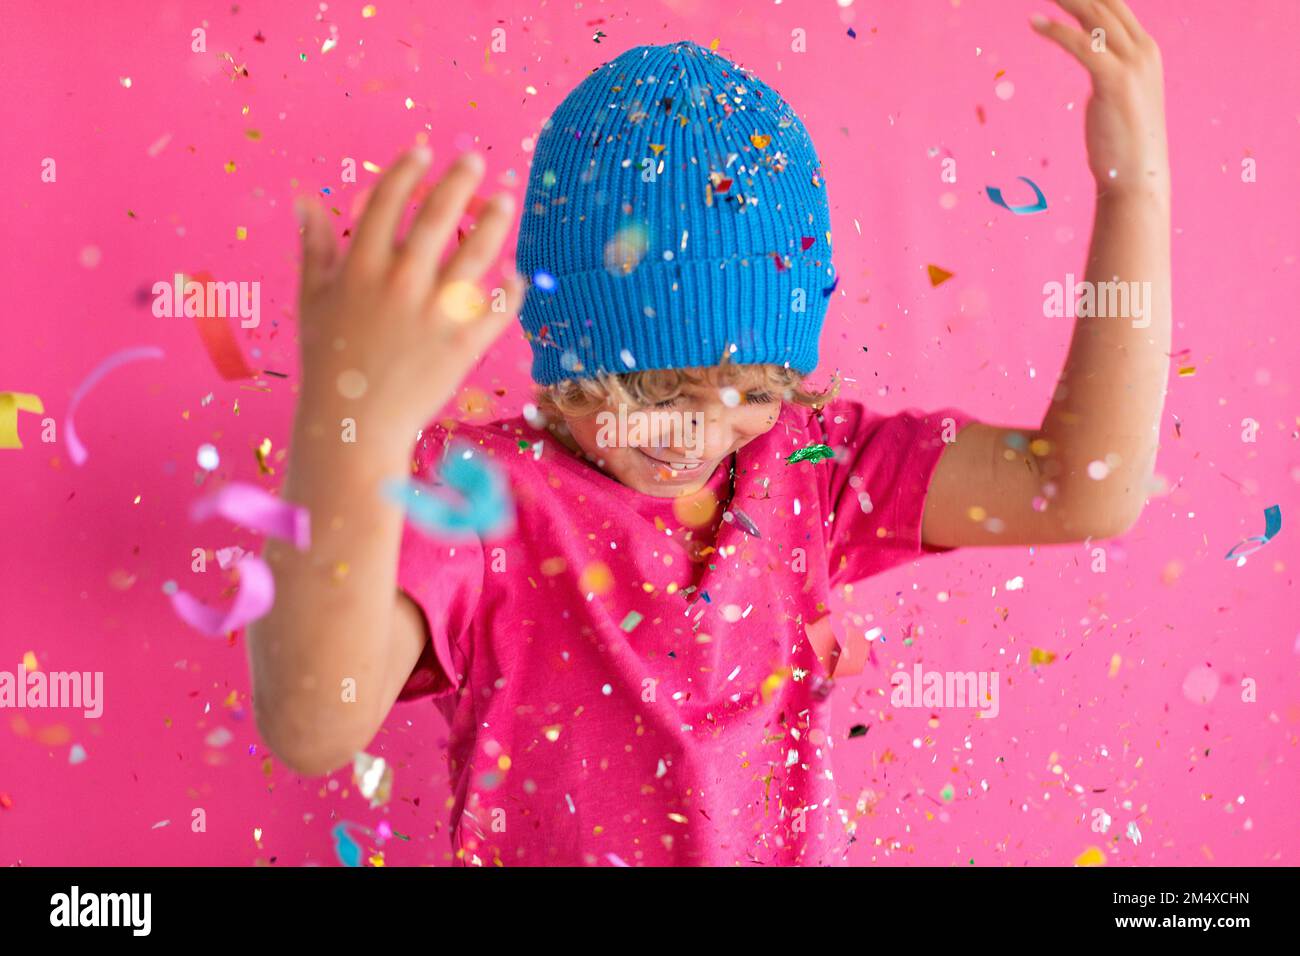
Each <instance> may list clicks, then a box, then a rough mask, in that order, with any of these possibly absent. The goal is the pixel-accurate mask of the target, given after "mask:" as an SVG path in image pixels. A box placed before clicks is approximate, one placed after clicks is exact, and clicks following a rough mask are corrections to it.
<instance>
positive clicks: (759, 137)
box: [749, 133, 772, 149]
mask: <svg viewBox="0 0 1300 956" xmlns="http://www.w3.org/2000/svg"><path fill="white" fill-rule="evenodd" d="M749 141H750V142H751V143H753V144H754V148H755V149H767V146H768V144H769V143H771V142H772V137H771V136H768V135H767V134H766V133H750V134H749Z"/></svg>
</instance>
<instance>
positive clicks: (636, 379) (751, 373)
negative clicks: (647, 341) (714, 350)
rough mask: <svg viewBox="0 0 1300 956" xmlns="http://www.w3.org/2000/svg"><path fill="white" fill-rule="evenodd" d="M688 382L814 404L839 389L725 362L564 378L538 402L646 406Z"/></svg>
mask: <svg viewBox="0 0 1300 956" xmlns="http://www.w3.org/2000/svg"><path fill="white" fill-rule="evenodd" d="M691 386H696V387H704V388H717V389H722V388H727V387H730V388H734V389H736V390H737V391H739V392H740V394H741V398H742V400H744V398H745V397H746V396H749V395H768V396H770V397H771V398H772V399H775V400H781V401H787V402H791V403H792V404H795V405H803V406H806V407H808V408H814V409H816V408H821V407H822V406H823V405H825V404H826V403H827V402H828V401H830V400H831V399H832V398H834V396H835V394H836V392H838V391H839V385H838V383H837V382H835V381H832V382H831V384H830V385H829V386H828V387H827V388H826V390H825V391H821V392H816V391H812V390H811V389H808V388H805V387H804V376H803V375H802V374H801V373H799V372H796V371H794V370H793V369H789V368H784V367H782V366H780V365H738V364H730V363H727V362H724V363H723V364H721V365H713V366H709V367H706V368H673V369H646V370H644V371H640V372H624V373H623V374H621V375H610V374H605V375H601V376H598V377H596V378H585V379H566V380H565V381H563V382H559V383H557V384H555V385H549V386H546V387H545V388H543V389H541V390H540V391H539V393H538V398H537V404H538V407H539V409H540V410H541V411H542V412H543V413H545V414H547V415H548V417H554V416H555V415H559V416H560V417H563V418H582V417H583V416H586V415H590V414H592V413H593V412H596V411H598V410H600V409H602V408H607V407H609V406H611V405H618V404H626V405H631V406H634V407H637V408H647V407H650V406H653V405H659V404H662V403H665V402H671V401H674V400H675V399H677V398H679V397H681V395H682V394H683V393H684V392H685V391H686V389H687V388H689V387H691Z"/></svg>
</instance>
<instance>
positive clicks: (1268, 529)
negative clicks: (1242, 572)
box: [1224, 505, 1282, 567]
mask: <svg viewBox="0 0 1300 956" xmlns="http://www.w3.org/2000/svg"><path fill="white" fill-rule="evenodd" d="M1281 530H1282V506H1281V505H1269V507H1267V508H1265V509H1264V533H1263V534H1262V535H1258V534H1256V535H1251V536H1250V537H1249V538H1244V539H1242V540H1241V541H1238V542H1237V543H1236V544H1235V545H1233V546H1232V550H1230V551H1229V552H1228V553H1227V554H1225V555H1224V558H1225V559H1228V560H1231V559H1232V558H1236V559H1237V567H1241V566H1242V565H1243V564H1245V563H1246V558H1248V557H1249V556H1250V555H1252V554H1254V553H1255V552H1256V551H1258V550H1259V549H1260V548H1262V547H1264V545H1266V544H1268V543H1269V542H1270V541H1272V540H1273V539H1274V538H1275V537H1277V533H1278V532H1279V531H1281ZM1250 544H1254V545H1255V547H1253V548H1251V549H1250V550H1249V551H1243V550H1241V549H1242V548H1244V547H1245V546H1246V545H1250Z"/></svg>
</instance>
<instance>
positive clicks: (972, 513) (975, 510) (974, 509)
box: [966, 505, 989, 521]
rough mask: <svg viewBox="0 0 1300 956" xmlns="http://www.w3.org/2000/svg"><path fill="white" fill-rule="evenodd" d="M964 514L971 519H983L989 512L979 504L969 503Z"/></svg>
mask: <svg viewBox="0 0 1300 956" xmlns="http://www.w3.org/2000/svg"><path fill="white" fill-rule="evenodd" d="M966 516H967V517H968V518H970V520H971V521H983V520H984V519H985V518H987V517H988V516H989V513H988V512H987V511H985V510H984V509H983V508H981V507H980V506H979V505H971V506H970V507H969V508H967V509H966Z"/></svg>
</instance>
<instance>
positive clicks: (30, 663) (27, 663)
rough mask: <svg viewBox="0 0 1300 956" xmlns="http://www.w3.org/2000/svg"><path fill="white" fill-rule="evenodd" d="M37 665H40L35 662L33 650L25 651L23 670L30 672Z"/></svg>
mask: <svg viewBox="0 0 1300 956" xmlns="http://www.w3.org/2000/svg"><path fill="white" fill-rule="evenodd" d="M38 667H40V665H39V664H37V663H36V652H35V651H27V652H26V653H25V654H23V670H25V671H27V672H28V673H29V674H30V673H31V672H32V671H34V670H36V669H37V668H38Z"/></svg>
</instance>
